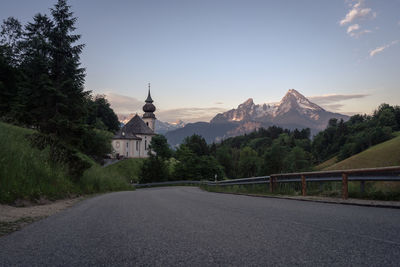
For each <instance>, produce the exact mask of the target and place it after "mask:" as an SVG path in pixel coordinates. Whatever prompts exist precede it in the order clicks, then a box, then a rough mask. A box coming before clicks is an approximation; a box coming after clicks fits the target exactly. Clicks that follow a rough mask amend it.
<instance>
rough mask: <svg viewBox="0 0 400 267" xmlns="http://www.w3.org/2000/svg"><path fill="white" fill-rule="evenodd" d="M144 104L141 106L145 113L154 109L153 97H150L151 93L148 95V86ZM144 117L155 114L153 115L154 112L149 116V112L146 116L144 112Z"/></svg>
mask: <svg viewBox="0 0 400 267" xmlns="http://www.w3.org/2000/svg"><path fill="white" fill-rule="evenodd" d="M145 102H146V104H145V105H144V106H143V111H144V112H145V113H153V112H154V111H156V107H155V106H154V105H153V99H152V98H151V95H150V88H149V95H148V96H147V99H146V101H145ZM143 117H144V118H155V116H154V114H153V116H149V114H147V116H146V114H145V116H143Z"/></svg>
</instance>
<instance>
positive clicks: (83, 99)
mask: <svg viewBox="0 0 400 267" xmlns="http://www.w3.org/2000/svg"><path fill="white" fill-rule="evenodd" d="M76 20H77V19H76V17H74V16H73V13H72V12H71V9H70V6H69V5H68V4H67V2H66V0H58V1H57V3H56V4H55V5H54V7H53V8H51V9H50V15H47V14H40V13H39V14H36V15H35V16H34V17H33V20H32V21H31V22H28V23H27V24H26V25H24V26H23V25H22V24H21V23H20V22H19V21H18V20H17V19H15V18H13V17H10V18H8V19H6V20H4V21H3V24H2V25H1V33H0V119H1V120H2V121H5V122H8V123H13V124H16V125H21V126H24V127H28V128H33V129H36V130H37V131H38V134H35V135H33V136H31V137H30V138H31V142H32V144H33V145H34V146H36V147H38V148H40V149H44V148H46V147H50V150H51V151H50V155H51V158H52V160H53V161H62V162H65V163H67V165H68V167H69V169H70V171H71V174H72V175H73V176H74V177H76V178H79V176H80V175H82V172H83V171H84V170H85V169H86V168H88V167H89V165H88V163H87V162H85V161H84V160H83V159H82V157H81V156H80V152H83V153H85V154H87V155H89V156H91V157H92V158H94V159H96V160H101V159H102V158H103V156H104V155H105V154H107V153H110V152H111V142H110V139H111V137H112V132H115V131H117V130H118V129H119V122H118V118H117V116H116V114H115V113H114V112H113V110H112V109H111V108H110V104H109V103H108V101H107V100H106V99H105V98H104V96H101V95H97V96H95V95H93V94H92V93H91V92H90V91H85V90H84V82H85V69H84V68H83V67H82V66H81V63H80V55H81V53H82V49H83V48H84V44H81V43H79V40H80V37H81V36H80V35H79V34H76V33H75V30H76V28H75V24H76Z"/></svg>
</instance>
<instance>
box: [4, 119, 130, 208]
mask: <svg viewBox="0 0 400 267" xmlns="http://www.w3.org/2000/svg"><path fill="white" fill-rule="evenodd" d="M34 132H35V131H34V130H30V129H25V128H21V127H17V126H13V125H10V124H6V123H2V122H0V203H11V202H13V201H15V200H16V199H38V198H39V197H43V196H44V197H46V198H49V199H58V198H64V197H68V196H69V195H71V194H82V193H95V192H106V191H114V190H129V189H131V187H130V186H129V185H128V183H127V179H126V178H125V176H124V175H123V174H120V173H119V172H118V171H116V170H114V169H107V168H102V167H101V166H100V165H98V164H96V163H95V162H94V161H92V160H91V159H89V158H88V157H87V156H86V155H84V154H80V156H81V157H85V158H87V160H88V161H89V162H91V164H92V167H91V168H90V169H88V170H86V171H85V173H84V175H83V177H82V178H81V179H80V181H79V182H77V183H73V182H72V181H71V180H70V177H69V176H68V173H67V169H66V168H65V166H63V165H62V164H55V163H52V162H51V161H50V160H49V151H48V149H45V150H42V151H41V150H38V149H36V148H32V147H31V146H30V143H29V141H28V140H27V138H26V137H27V136H28V135H30V134H32V133H34Z"/></svg>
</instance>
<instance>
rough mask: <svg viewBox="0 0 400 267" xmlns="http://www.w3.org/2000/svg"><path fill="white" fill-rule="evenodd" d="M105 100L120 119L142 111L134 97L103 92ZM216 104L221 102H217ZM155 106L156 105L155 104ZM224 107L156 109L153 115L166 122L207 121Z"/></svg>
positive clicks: (140, 102)
mask: <svg viewBox="0 0 400 267" xmlns="http://www.w3.org/2000/svg"><path fill="white" fill-rule="evenodd" d="M104 95H105V97H106V98H107V100H108V101H109V102H110V105H111V108H112V109H113V110H114V112H115V113H117V114H118V115H119V117H120V119H122V120H123V119H126V118H127V117H129V115H130V114H135V113H138V114H139V115H141V114H142V113H143V111H142V107H143V105H144V101H139V100H137V99H136V98H134V97H130V96H125V95H120V94H117V93H113V92H106V93H104ZM216 104H223V103H222V102H217V103H216ZM156 107H157V106H156ZM225 111H226V109H225V108H221V107H210V108H196V107H188V108H176V109H165V110H162V109H157V110H156V112H155V115H156V117H157V119H159V120H161V121H166V122H174V121H177V120H183V121H184V122H196V121H209V120H211V119H212V118H213V117H214V116H215V115H216V114H217V113H221V112H225Z"/></svg>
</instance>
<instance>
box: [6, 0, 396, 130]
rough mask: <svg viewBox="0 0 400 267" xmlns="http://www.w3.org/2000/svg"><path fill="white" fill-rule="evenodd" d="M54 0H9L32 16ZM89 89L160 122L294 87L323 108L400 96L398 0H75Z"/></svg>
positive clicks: (203, 114)
mask: <svg viewBox="0 0 400 267" xmlns="http://www.w3.org/2000/svg"><path fill="white" fill-rule="evenodd" d="M55 2H56V1H55V0H52V1H50V0H40V1H39V0H38V1H31V0H1V1H0V20H1V21H2V20H3V19H6V18H7V17H9V16H13V17H15V18H17V19H19V20H20V21H21V22H22V23H23V24H25V23H27V22H28V21H32V17H33V15H35V14H36V13H47V14H49V8H50V7H52V6H53V5H54V3H55ZM68 3H69V4H70V5H71V8H72V11H73V12H74V15H75V16H76V17H77V18H78V20H77V24H76V27H77V30H76V33H78V34H81V35H82V38H81V39H80V43H84V44H85V49H84V51H83V53H82V56H81V63H82V66H83V67H85V68H86V83H85V88H86V90H91V91H93V93H95V94H105V95H106V96H107V98H108V99H109V101H110V102H111V105H112V107H113V109H114V111H116V113H122V114H128V113H139V114H141V113H142V111H141V108H142V106H143V104H144V100H145V99H146V97H147V84H148V83H151V94H152V97H153V100H154V104H155V106H156V107H157V111H156V113H155V114H156V116H157V118H158V119H160V120H162V121H169V122H173V121H176V120H179V119H182V120H183V121H185V122H193V121H208V120H210V119H211V118H212V117H213V116H215V115H216V114H217V113H219V112H224V111H227V110H229V109H232V108H236V107H237V106H238V105H239V104H241V103H242V102H244V101H246V100H247V99H248V98H253V99H254V102H255V103H256V104H261V103H272V102H278V101H279V100H280V99H281V98H282V97H283V96H284V95H285V93H286V92H287V91H288V89H291V88H293V89H296V90H297V91H299V92H300V93H302V94H303V95H305V96H306V97H308V98H309V99H310V100H311V101H313V102H315V103H316V104H319V105H320V106H322V107H324V108H325V109H327V110H329V111H333V112H339V113H344V114H355V113H366V114H370V113H372V112H373V110H374V109H376V108H377V107H378V106H379V105H380V104H382V103H388V104H391V105H399V104H400V0H385V1H382V0H356V1H351V0H334V1H332V0H276V1H268V0H260V1H257V0H229V1H228V0H197V1H195V0H158V1H155V0H142V1H135V0H125V1H123V0H113V1H111V0H110V1H105V0H85V1H82V0H70V1H68Z"/></svg>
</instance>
